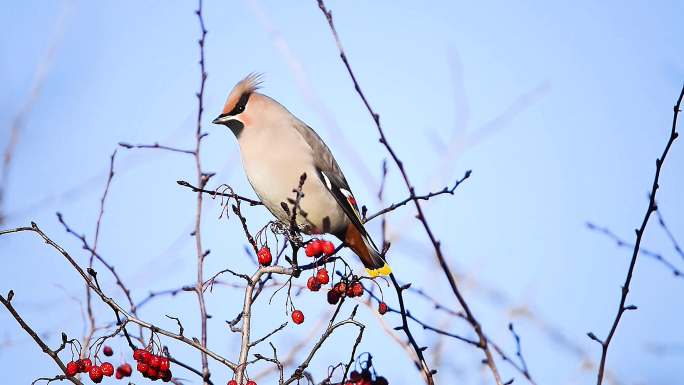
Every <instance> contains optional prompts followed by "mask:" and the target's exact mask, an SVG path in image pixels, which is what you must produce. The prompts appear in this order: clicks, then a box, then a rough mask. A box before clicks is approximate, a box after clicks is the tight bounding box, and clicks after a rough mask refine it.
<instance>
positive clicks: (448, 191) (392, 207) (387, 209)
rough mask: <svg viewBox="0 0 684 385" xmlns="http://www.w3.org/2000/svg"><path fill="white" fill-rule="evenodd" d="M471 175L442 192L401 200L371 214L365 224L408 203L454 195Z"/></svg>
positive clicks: (469, 171) (469, 173)
mask: <svg viewBox="0 0 684 385" xmlns="http://www.w3.org/2000/svg"><path fill="white" fill-rule="evenodd" d="M471 174H472V171H471V170H468V171H466V172H465V174H464V175H463V177H462V178H461V179H459V180H457V181H456V183H454V185H453V186H451V187H449V186H445V187H444V188H443V189H441V190H439V191H435V192H431V193H427V194H425V195H413V196H409V197H408V198H406V199H404V200H401V201H399V202H397V203H393V204H391V205H389V206H387V207H385V208H384V209H382V210H380V211H378V212H377V213H374V214H371V215H369V216H367V217H365V218H364V219H363V222H364V223H366V222H369V221H371V220H372V219H374V218H375V217H377V216H380V215H383V214H386V213H388V212H390V211H394V210H396V209H397V208H399V207H401V206H404V205H405V204H407V203H409V202H411V201H413V200H414V199H415V200H424V201H426V200H429V199H430V198H432V197H436V196H438V195H443V194H450V195H454V191H456V188H457V187H458V186H459V185H460V184H461V183H463V181H465V180H466V179H468V178H469V177H470V175H471Z"/></svg>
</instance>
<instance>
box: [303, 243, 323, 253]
mask: <svg viewBox="0 0 684 385" xmlns="http://www.w3.org/2000/svg"><path fill="white" fill-rule="evenodd" d="M321 242H322V241H320V240H318V239H314V240H313V241H311V242H309V243H308V244H307V245H306V248H305V249H304V253H305V254H306V256H307V257H317V256H319V255H321V252H322V251H323V247H322V245H321Z"/></svg>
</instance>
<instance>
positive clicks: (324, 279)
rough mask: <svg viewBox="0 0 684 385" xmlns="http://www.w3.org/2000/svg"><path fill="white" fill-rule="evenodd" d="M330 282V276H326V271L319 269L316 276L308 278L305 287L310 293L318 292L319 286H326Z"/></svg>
mask: <svg viewBox="0 0 684 385" xmlns="http://www.w3.org/2000/svg"><path fill="white" fill-rule="evenodd" d="M328 282H330V276H329V275H328V270H326V269H325V267H324V268H321V269H320V270H318V271H317V272H316V275H314V276H312V277H309V279H308V280H307V281H306V287H307V288H309V290H311V291H319V290H320V289H321V285H326V284H327V283H328Z"/></svg>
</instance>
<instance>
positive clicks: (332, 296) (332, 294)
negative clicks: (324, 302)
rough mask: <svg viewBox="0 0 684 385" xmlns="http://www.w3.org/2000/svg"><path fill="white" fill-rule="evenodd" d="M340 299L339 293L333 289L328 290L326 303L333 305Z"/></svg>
mask: <svg viewBox="0 0 684 385" xmlns="http://www.w3.org/2000/svg"><path fill="white" fill-rule="evenodd" d="M339 300H340V293H338V292H337V290H335V289H330V290H328V303H329V304H331V305H334V304H336V303H337V301H339Z"/></svg>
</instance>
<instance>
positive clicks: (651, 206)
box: [588, 86, 684, 385]
mask: <svg viewBox="0 0 684 385" xmlns="http://www.w3.org/2000/svg"><path fill="white" fill-rule="evenodd" d="M682 98H684V86H682V90H681V92H680V93H679V98H678V99H677V103H676V104H675V106H674V113H673V117H672V128H671V130H670V137H669V139H668V140H667V144H666V145H665V149H664V150H663V153H662V154H661V155H660V157H659V158H658V159H656V171H655V176H654V177H653V183H652V185H651V192H650V194H649V201H648V208H647V209H646V214H644V219H643V220H642V222H641V226H640V227H639V228H638V229H637V230H635V231H636V241H635V242H634V250H633V251H632V259H631V260H630V262H629V269H628V270H627V276H626V277H625V283H624V284H623V285H622V293H621V295H620V304H619V305H618V309H617V313H616V314H615V319H614V320H613V325H612V326H611V327H610V331H609V332H608V336H607V337H606V339H605V340H603V341H602V340H600V339H599V338H598V337H596V335H595V334H594V333H591V332H590V333H588V336H589V338H591V339H592V340H594V341H596V342H598V343H599V344H600V345H601V362H600V364H599V369H598V375H597V381H596V383H597V384H598V385H601V383H603V373H604V370H605V367H606V358H607V356H608V347H609V346H610V342H611V341H612V340H613V336H615V331H616V330H617V327H618V324H619V323H620V319H621V318H622V314H624V312H625V311H626V310H635V309H636V306H634V305H629V306H626V305H625V303H626V302H627V294H628V293H629V284H630V283H631V282H632V274H633V273H634V267H635V266H636V261H637V257H638V256H639V247H640V246H641V239H642V237H643V235H644V232H645V231H646V225H648V220H649V219H650V218H651V214H653V212H654V211H656V210H657V209H658V208H657V206H656V192H657V191H658V187H659V185H658V180H659V179H660V170H661V168H662V166H663V163H664V162H665V158H666V157H667V154H668V152H669V151H670V147H672V143H674V141H675V139H677V136H679V134H678V133H677V117H678V116H679V112H680V107H681V104H682Z"/></svg>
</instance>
